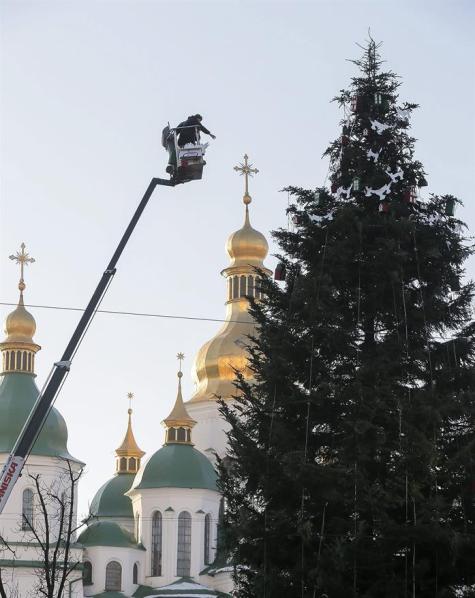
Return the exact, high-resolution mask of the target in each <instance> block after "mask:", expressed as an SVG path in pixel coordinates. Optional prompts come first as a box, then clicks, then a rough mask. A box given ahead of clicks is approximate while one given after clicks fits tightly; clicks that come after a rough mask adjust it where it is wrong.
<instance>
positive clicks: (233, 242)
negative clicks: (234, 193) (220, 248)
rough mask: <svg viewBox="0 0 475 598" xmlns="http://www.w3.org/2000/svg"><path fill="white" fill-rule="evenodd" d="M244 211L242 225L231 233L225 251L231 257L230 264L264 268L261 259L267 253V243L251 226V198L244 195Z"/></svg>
mask: <svg viewBox="0 0 475 598" xmlns="http://www.w3.org/2000/svg"><path fill="white" fill-rule="evenodd" d="M243 201H244V204H245V205H246V213H245V216H244V224H243V226H242V227H241V228H240V229H239V230H237V231H236V232H234V233H232V234H231V235H230V236H229V238H228V240H227V242H226V251H227V252H228V254H229V257H230V258H231V263H230V266H244V267H248V266H254V267H257V268H264V267H265V266H264V264H263V260H264V259H265V258H266V256H267V254H268V253H269V244H268V243H267V240H266V238H265V237H264V235H263V234H262V233H260V232H259V231H258V230H256V229H255V228H252V226H251V222H250V219H249V204H250V203H251V198H250V197H249V196H244V199H243Z"/></svg>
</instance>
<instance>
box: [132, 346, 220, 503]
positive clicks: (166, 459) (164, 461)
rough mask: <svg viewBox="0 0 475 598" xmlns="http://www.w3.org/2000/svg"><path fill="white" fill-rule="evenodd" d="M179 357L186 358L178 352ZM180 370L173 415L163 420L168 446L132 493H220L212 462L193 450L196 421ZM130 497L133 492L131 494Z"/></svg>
mask: <svg viewBox="0 0 475 598" xmlns="http://www.w3.org/2000/svg"><path fill="white" fill-rule="evenodd" d="M178 358H179V359H180V361H181V359H183V354H182V353H179V354H178ZM182 375H183V374H182V372H181V368H180V371H179V372H178V394H177V399H176V401H175V405H174V407H173V409H172V412H171V413H170V415H169V416H168V417H167V418H165V419H164V420H163V425H164V426H165V428H166V433H165V445H164V446H163V447H162V448H161V449H159V450H158V451H157V452H156V453H154V454H153V455H152V456H151V457H150V459H149V461H147V463H146V464H145V465H143V466H142V467H141V469H140V471H139V472H138V474H137V475H136V477H135V480H134V483H133V486H132V489H131V490H142V489H145V488H202V489H206V490H214V491H216V492H217V490H218V488H217V485H216V480H217V473H216V471H215V469H214V467H213V466H212V464H211V462H210V461H209V459H208V458H207V457H206V456H205V455H204V454H203V453H201V452H200V451H198V450H197V449H195V448H194V446H193V444H192V442H191V428H192V427H193V426H194V425H195V423H196V422H195V421H194V420H193V419H191V417H190V416H189V415H188V412H187V410H186V407H185V405H184V404H183V398H182V394H181V377H182ZM128 495H129V496H130V493H128Z"/></svg>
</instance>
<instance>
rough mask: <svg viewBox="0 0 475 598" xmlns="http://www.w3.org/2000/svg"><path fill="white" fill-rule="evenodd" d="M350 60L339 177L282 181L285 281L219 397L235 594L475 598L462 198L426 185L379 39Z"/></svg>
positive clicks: (334, 150)
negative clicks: (325, 182) (239, 369)
mask: <svg viewBox="0 0 475 598" xmlns="http://www.w3.org/2000/svg"><path fill="white" fill-rule="evenodd" d="M355 64H356V66H357V67H358V69H359V73H358V76H356V77H355V78H353V79H352V82H351V85H350V87H349V89H348V90H343V91H341V93H340V94H339V95H338V97H337V98H335V99H336V101H338V102H339V104H340V106H341V107H342V108H343V109H344V119H343V120H342V122H341V126H342V133H341V135H340V136H339V137H338V139H337V140H336V141H334V142H333V143H331V145H330V147H329V148H328V150H327V151H326V155H327V156H329V160H330V176H329V179H330V183H331V188H330V189H326V188H324V187H322V188H319V189H317V190H305V189H301V188H297V187H291V188H289V191H290V193H291V194H292V196H293V198H294V204H293V205H291V207H290V208H289V211H290V213H291V215H292V218H293V221H294V223H295V226H294V227H293V230H279V231H277V232H275V233H274V236H275V238H276V239H277V241H278V243H279V246H280V248H281V255H280V256H279V257H280V259H281V263H282V266H285V270H286V280H285V284H284V285H279V284H278V283H275V282H272V281H268V282H264V283H263V287H264V291H265V299H264V301H263V302H262V303H258V304H256V303H253V305H252V308H251V311H252V314H253V316H254V317H255V319H256V320H257V322H258V328H259V337H258V338H256V339H254V343H253V344H252V345H251V347H250V355H251V357H250V362H251V368H252V369H253V371H254V375H255V384H253V385H249V384H247V383H246V381H245V380H244V379H243V378H242V377H240V378H238V380H237V387H238V389H239V393H237V394H240V395H241V397H240V398H239V399H237V402H236V406H235V407H230V406H229V405H226V404H222V407H221V409H222V412H223V414H224V416H225V418H226V419H227V420H228V421H229V422H230V424H231V431H230V433H229V444H230V448H229V455H228V458H227V459H226V460H225V461H223V462H222V463H221V466H220V469H221V485H222V490H223V493H224V497H225V501H226V513H225V524H224V529H225V534H224V537H225V542H226V543H227V548H228V550H229V551H230V552H231V554H232V557H233V559H234V561H235V562H236V563H239V567H238V568H237V569H236V573H235V577H236V582H237V586H238V590H237V595H238V596H239V598H246V597H259V598H266V597H267V598H271V597H272V598H277V597H285V598H293V597H301V598H303V597H305V598H307V597H309V598H310V597H311V598H319V597H322V596H325V595H326V596H327V597H328V598H348V597H349V596H361V597H363V596H365V597H366V596H368V597H383V596H384V597H398V598H399V597H411V596H412V597H415V596H417V597H418V598H422V597H425V596H431V597H435V596H455V595H460V596H469V595H472V594H471V593H470V589H469V588H468V586H469V585H470V584H472V583H474V582H475V535H474V533H475V527H474V526H475V510H474V509H475V503H474V501H475V471H474V430H475V428H474V424H475V419H474V417H475V394H474V388H475V387H474V382H475V380H474V373H473V368H474V359H475V328H474V325H473V323H472V321H471V303H472V298H473V294H474V286H473V284H472V283H470V282H469V283H464V282H463V280H462V279H463V274H464V270H463V266H464V261H465V260H466V258H467V257H468V256H469V255H470V254H471V251H472V249H471V247H470V244H469V242H468V241H467V239H466V238H465V236H464V234H465V231H464V225H463V223H462V222H461V221H460V220H458V219H457V218H455V217H454V216H453V208H454V205H455V204H456V203H459V202H458V200H456V199H455V198H454V197H452V196H443V197H440V196H437V195H430V196H429V197H426V198H424V199H423V198H422V197H421V195H420V188H421V187H424V186H426V185H427V182H426V180H425V173H424V171H423V167H422V164H421V163H420V162H418V161H417V160H415V158H414V141H415V140H414V139H413V138H412V137H411V136H410V134H409V132H408V131H409V127H410V125H409V123H410V116H411V112H412V110H413V109H415V108H416V107H417V106H416V105H415V104H410V103H401V102H400V101H399V99H398V90H399V86H400V81H399V79H398V77H397V76H396V75H395V74H393V73H392V72H390V71H384V70H383V69H382V64H381V60H380V58H379V53H378V47H377V45H376V44H375V43H374V42H373V41H372V40H370V42H369V43H368V45H367V46H366V47H365V48H364V54H363V57H362V58H361V59H360V60H357V61H355ZM441 151H443V149H442V148H441ZM280 271H282V267H281V269H280Z"/></svg>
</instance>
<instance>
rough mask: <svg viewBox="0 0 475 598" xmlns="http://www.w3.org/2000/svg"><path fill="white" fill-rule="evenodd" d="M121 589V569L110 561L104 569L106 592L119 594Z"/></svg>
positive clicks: (116, 563) (114, 562) (115, 562)
mask: <svg viewBox="0 0 475 598" xmlns="http://www.w3.org/2000/svg"><path fill="white" fill-rule="evenodd" d="M121 589H122V567H121V566H120V563H118V562H117V561H111V562H110V563H108V564H107V567H106V592H120V590H121Z"/></svg>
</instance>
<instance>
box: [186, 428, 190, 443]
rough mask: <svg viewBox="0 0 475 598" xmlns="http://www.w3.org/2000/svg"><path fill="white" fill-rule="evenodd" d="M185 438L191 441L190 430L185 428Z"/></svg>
mask: <svg viewBox="0 0 475 598" xmlns="http://www.w3.org/2000/svg"><path fill="white" fill-rule="evenodd" d="M186 440H187V441H188V442H191V430H187V431H186Z"/></svg>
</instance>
